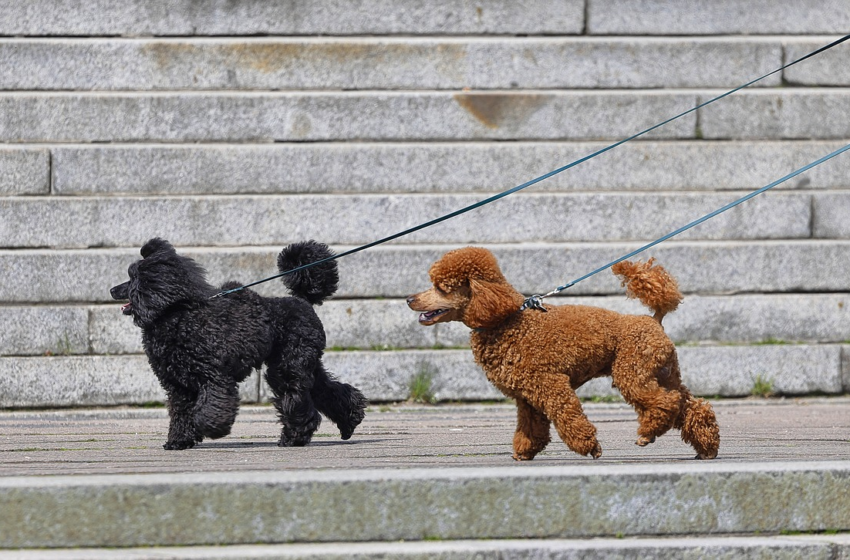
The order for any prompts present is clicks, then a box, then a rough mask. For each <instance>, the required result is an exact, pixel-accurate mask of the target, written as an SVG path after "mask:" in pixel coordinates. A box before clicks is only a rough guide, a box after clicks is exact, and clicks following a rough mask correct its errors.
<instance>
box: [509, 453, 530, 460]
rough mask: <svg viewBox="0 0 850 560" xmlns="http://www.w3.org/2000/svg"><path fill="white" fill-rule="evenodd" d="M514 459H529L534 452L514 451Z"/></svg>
mask: <svg viewBox="0 0 850 560" xmlns="http://www.w3.org/2000/svg"><path fill="white" fill-rule="evenodd" d="M513 458H514V461H531V460H532V459H534V453H514V454H513Z"/></svg>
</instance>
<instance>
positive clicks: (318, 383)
mask: <svg viewBox="0 0 850 560" xmlns="http://www.w3.org/2000/svg"><path fill="white" fill-rule="evenodd" d="M310 394H311V395H312V397H313V402H314V403H315V404H316V408H318V409H319V412H321V413H322V414H324V415H325V416H327V417H328V418H330V419H331V421H332V422H333V423H334V424H336V426H337V428H339V433H340V436H341V437H342V439H348V438H350V437H351V434H353V433H354V429H355V428H356V427H357V426H358V425H359V424H360V422H362V421H363V417H364V416H365V412H364V410H365V409H366V405H367V404H368V401H367V400H366V397H364V396H363V393H361V392H360V391H358V390H357V389H356V388H354V387H352V386H351V385H349V384H347V383H341V382H340V381H337V380H336V379H335V378H334V376H333V375H331V374H330V373H329V372H327V371H325V368H324V365H322V364H321V363H319V367H317V368H316V380H315V383H314V384H313V389H312V390H311V391H310Z"/></svg>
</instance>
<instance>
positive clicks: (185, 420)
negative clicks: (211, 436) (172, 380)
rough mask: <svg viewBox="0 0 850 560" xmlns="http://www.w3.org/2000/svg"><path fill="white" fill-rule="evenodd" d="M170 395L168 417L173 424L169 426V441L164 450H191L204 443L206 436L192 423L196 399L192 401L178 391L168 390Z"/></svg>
mask: <svg viewBox="0 0 850 560" xmlns="http://www.w3.org/2000/svg"><path fill="white" fill-rule="evenodd" d="M166 392H167V393H168V416H169V417H170V418H171V423H170V424H169V426H168V440H166V442H165V445H163V446H162V447H163V448H164V449H169V450H172V449H189V448H190V447H194V446H195V444H196V443H200V442H201V441H203V439H204V436H203V435H201V434H200V433H198V431H197V430H196V429H195V423H194V422H193V421H192V411H193V408H194V406H195V399H191V398H189V397H187V396H186V395H184V394H183V393H182V392H180V391H177V390H173V389H172V390H166Z"/></svg>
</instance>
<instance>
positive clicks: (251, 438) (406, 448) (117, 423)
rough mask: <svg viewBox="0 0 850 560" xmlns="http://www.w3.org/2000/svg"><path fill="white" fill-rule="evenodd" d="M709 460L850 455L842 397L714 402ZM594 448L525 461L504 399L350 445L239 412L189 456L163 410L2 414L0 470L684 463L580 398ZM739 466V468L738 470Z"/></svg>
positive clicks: (382, 427) (679, 450)
mask: <svg viewBox="0 0 850 560" xmlns="http://www.w3.org/2000/svg"><path fill="white" fill-rule="evenodd" d="M713 405H714V407H715V411H716V413H717V416H718V421H719V423H720V426H721V447H720V454H719V457H718V459H717V460H716V462H720V463H757V462H758V463H761V462H776V461H837V460H838V461H840V460H846V459H848V458H850V398H847V397H835V398H807V399H782V400H750V399H745V400H718V401H715V402H714V403H713ZM585 410H586V412H587V414H588V417H589V418H590V419H591V421H592V422H593V423H594V424H595V425H596V426H597V429H598V432H599V440H600V443H601V444H602V448H603V454H602V457H601V458H600V459H599V460H597V461H595V462H594V461H592V460H590V459H588V458H585V457H580V456H578V455H576V454H574V453H572V452H571V451H569V450H568V449H567V448H566V446H564V444H563V443H562V442H561V441H560V440H559V439H558V438H557V435H556V434H555V433H554V432H553V441H552V443H551V444H550V445H549V448H548V449H547V450H546V451H544V452H543V453H542V454H540V455H539V456H538V457H537V458H536V459H535V460H534V461H532V462H527V463H515V462H514V461H513V460H512V459H511V440H512V437H513V430H514V419H515V412H514V407H513V406H512V405H509V404H475V405H438V406H421V405H420V406H415V405H394V406H382V405H373V406H372V407H370V409H369V411H368V413H367V415H366V419H365V420H364V422H363V424H362V425H361V427H360V428H359V429H358V430H357V432H356V433H355V434H354V437H353V438H352V439H351V440H349V441H345V442H344V441H341V440H340V439H339V437H338V432H337V431H336V429H335V427H334V426H333V424H331V423H330V422H328V421H325V422H323V424H322V426H321V428H320V430H319V431H318V432H317V433H316V436H315V437H314V439H313V442H312V443H311V444H310V445H309V446H307V447H303V448H288V449H282V448H279V447H277V446H276V441H277V437H278V434H279V424H277V422H276V417H275V413H274V410H273V409H272V408H271V407H268V406H251V407H244V408H243V409H242V411H241V413H240V415H239V417H238V418H237V420H236V424H235V425H234V428H233V432H232V434H231V435H230V436H228V437H226V438H224V439H221V440H217V441H208V442H204V443H202V444H200V445H199V446H198V447H196V448H195V449H191V450H188V451H164V450H163V449H162V444H163V443H164V442H165V436H166V432H167V428H168V420H167V413H166V411H165V410H164V409H143V408H112V409H96V410H78V409H72V410H56V411H19V412H3V413H0V475H2V476H26V475H70V474H107V473H125V474H134V473H202V472H217V471H219V472H220V471H258V470H275V471H279V470H299V469H308V470H315V469H388V468H392V469H398V468H408V467H418V468H446V467H496V466H499V467H512V466H515V467H517V468H535V467H540V466H550V467H552V466H581V465H584V466H589V465H591V464H594V465H597V464H599V465H605V464H608V465H617V464H636V465H641V464H642V465H651V464H661V463H668V464H670V463H672V464H680V465H681V464H683V463H682V462H690V461H693V456H694V452H693V450H692V449H691V448H690V447H688V446H686V445H685V444H684V443H683V442H682V441H681V439H680V438H679V437H678V434H677V433H676V432H670V433H668V434H667V435H665V436H663V437H661V438H659V439H658V441H657V442H656V443H654V444H653V445H650V446H648V447H645V448H640V447H637V446H635V445H634V440H635V439H636V433H635V431H636V429H637V423H636V421H635V413H634V412H633V411H632V410H631V408H630V407H628V406H627V405H625V404H616V403H615V404H606V403H586V404H585ZM742 466H743V465H742Z"/></svg>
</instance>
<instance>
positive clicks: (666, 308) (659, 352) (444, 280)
mask: <svg viewBox="0 0 850 560" xmlns="http://www.w3.org/2000/svg"><path fill="white" fill-rule="evenodd" d="M652 263H653V261H652V259H650V260H649V262H647V263H640V262H638V263H630V262H627V261H626V262H621V263H619V264H617V265H616V266H614V268H613V272H614V273H615V274H617V275H619V276H621V277H622V278H623V285H624V286H626V291H627V294H628V295H629V297H636V298H638V299H640V301H641V302H642V303H643V304H644V305H646V306H647V307H649V308H650V309H651V310H652V311H653V312H654V316H653V317H649V316H636V315H622V314H619V313H615V312H614V311H609V310H607V309H601V308H597V307H588V306H583V305H562V306H551V305H545V306H544V307H545V309H546V311H545V312H544V311H541V310H536V309H527V310H524V311H520V307H521V306H522V304H523V301H524V300H525V297H524V296H523V295H522V294H520V293H519V292H518V291H516V290H515V289H514V288H513V287H512V286H511V285H510V284H508V282H507V280H505V277H504V276H502V272H501V271H500V270H499V265H498V264H497V262H496V259H495V257H494V256H493V254H492V253H490V251H488V250H486V249H481V248H478V247H467V248H464V249H457V250H455V251H450V252H449V253H447V254H446V255H444V256H443V258H441V259H440V260H439V261H437V262H436V263H434V265H433V266H432V267H431V270H430V272H429V274H430V276H431V282H432V283H433V287H432V288H431V289H429V290H427V291H424V292H422V293H419V294H416V295H412V296H410V297H409V298H407V304H408V305H409V306H410V308H411V309H413V310H414V311H420V312H422V313H421V314H420V315H419V322H420V323H421V324H423V325H433V324H435V323H443V322H447V321H460V322H462V323H463V324H465V325H466V326H468V327H470V328H472V334H471V345H472V352H473V354H474V356H475V361H476V362H477V363H478V364H479V365H480V366H481V367H482V368H483V369H484V372H485V373H486V374H487V379H489V380H490V381H491V382H492V383H493V384H494V385H495V386H496V388H497V389H499V390H500V391H501V392H502V393H504V394H505V395H507V396H508V397H511V398H513V399H515V400H516V406H517V428H516V434H515V435H514V442H513V447H514V459H516V460H519V461H521V460H530V459H533V458H534V456H535V455H537V454H538V453H540V451H542V450H543V449H544V448H545V447H546V444H548V443H549V423H550V421H551V422H552V423H554V424H555V429H556V430H557V431H558V435H559V436H560V437H561V439H562V440H564V443H566V444H567V446H568V447H569V448H570V449H572V450H573V451H575V452H576V453H579V454H581V455H592V456H593V457H594V458H597V457H599V456H600V455H601V454H602V448H601V447H600V446H599V442H598V441H597V440H596V428H595V427H594V426H593V424H591V423H590V421H589V420H588V419H587V417H586V416H585V415H584V412H583V411H582V407H581V402H580V401H579V399H578V397H577V396H576V393H575V391H576V389H577V388H579V387H581V385H583V384H584V383H585V382H587V381H588V380H590V379H593V378H594V377H601V376H611V377H612V384H613V386H614V387H616V388H617V389H619V391H620V393H621V394H622V395H623V398H624V399H625V400H626V402H628V403H629V404H631V405H632V406H633V407H634V408H635V410H636V411H637V414H638V430H637V433H638V439H637V442H636V443H637V445H640V446H644V445H648V444H650V443H652V442H653V441H655V438H656V437H658V436H660V435H662V434H664V433H665V432H666V431H667V430H669V429H670V428H677V429H679V430H681V435H682V439H683V440H684V441H685V442H686V443H689V444H690V445H691V446H693V448H694V449H695V450H696V451H697V458H699V459H713V458H715V457H716V456H717V449H718V447H719V445H720V430H719V428H718V426H717V421H716V419H715V417H714V411H713V410H712V409H711V405H710V404H709V403H708V402H706V401H705V400H703V399H697V398H694V397H693V396H692V395H691V393H690V391H688V389H687V387H685V386H684V385H683V384H682V380H681V377H680V375H679V363H678V360H677V357H676V348H675V347H674V346H673V342H671V341H670V339H669V338H668V337H667V335H666V334H664V329H663V328H662V327H661V320H662V319H663V318H664V316H665V315H666V314H667V313H669V312H671V311H673V310H675V309H676V307H677V306H678V305H679V303H680V302H681V301H682V294H681V293H680V292H679V288H678V286H677V284H676V281H675V280H674V279H673V278H672V277H671V276H670V275H669V274H668V273H667V272H666V271H665V270H664V269H663V268H661V267H660V266H653V264H652Z"/></svg>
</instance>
